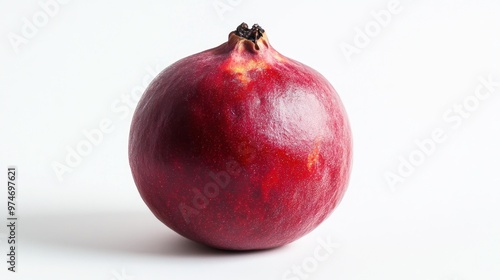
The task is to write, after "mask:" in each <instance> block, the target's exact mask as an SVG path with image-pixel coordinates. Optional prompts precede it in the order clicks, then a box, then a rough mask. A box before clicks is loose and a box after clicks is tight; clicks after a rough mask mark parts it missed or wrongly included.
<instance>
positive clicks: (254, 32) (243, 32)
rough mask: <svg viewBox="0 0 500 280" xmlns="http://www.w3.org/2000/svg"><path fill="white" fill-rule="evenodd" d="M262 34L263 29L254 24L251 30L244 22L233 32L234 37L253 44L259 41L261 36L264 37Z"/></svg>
mask: <svg viewBox="0 0 500 280" xmlns="http://www.w3.org/2000/svg"><path fill="white" fill-rule="evenodd" d="M264 32H265V31H264V29H263V28H262V27H260V26H259V25H258V24H254V25H253V26H252V28H248V25H247V24H246V23H244V22H243V23H242V24H240V25H239V26H238V27H236V30H235V31H234V33H235V34H236V35H238V36H240V37H242V38H245V39H247V40H250V41H252V42H254V43H255V42H256V41H257V40H259V39H260V37H262V35H264Z"/></svg>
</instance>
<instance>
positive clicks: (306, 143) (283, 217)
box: [129, 23, 352, 250]
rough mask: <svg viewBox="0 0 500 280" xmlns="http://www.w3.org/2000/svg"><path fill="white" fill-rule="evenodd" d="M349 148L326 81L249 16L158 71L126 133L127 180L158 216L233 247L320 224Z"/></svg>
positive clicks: (342, 116) (269, 244)
mask: <svg viewBox="0 0 500 280" xmlns="http://www.w3.org/2000/svg"><path fill="white" fill-rule="evenodd" d="M311 51H312V50H311ZM351 150H352V141H351V131H350V127H349V122H348V119H347V115H346V112H345V110H344V107H343V105H342V103H341V101H340V99H339V97H338V95H337V93H336V92H335V90H334V88H333V87H332V86H331V85H330V83H329V82H328V81H327V80H326V79H325V78H324V77H323V76H322V75H321V74H319V73H318V72H316V71H315V70H313V69H312V68H310V67H308V66H306V65H304V64H302V63H300V62H297V61H295V60H292V59H290V58H287V57H285V56H283V55H282V54H280V53H278V52H277V51H276V50H274V49H273V48H272V47H271V45H270V44H269V40H268V38H267V35H266V33H265V31H264V29H262V28H261V27H260V26H259V25H257V24H255V25H253V27H251V28H249V27H248V26H247V25H246V24H245V23H242V24H241V25H240V26H238V27H237V29H236V30H235V31H233V32H231V33H230V34H229V39H228V41H227V42H226V43H223V44H222V45H220V46H218V47H216V48H213V49H209V50H206V51H203V52H201V53H198V54H194V55H191V56H188V57H186V58H183V59H181V60H179V61H177V62H175V63H174V64H172V65H171V66H169V67H167V68H166V69H165V70H163V71H162V72H161V73H160V74H159V75H158V76H157V77H156V78H155V79H154V80H153V81H152V82H151V84H150V85H149V87H148V88H147V89H146V91H145V93H144V95H143V96H142V98H141V100H140V101H139V103H138V105H137V108H136V111H135V113H134V117H133V120H132V125H131V130H130V139H129V160H130V166H131V170H132V174H133V178H134V181H135V183H136V185H137V188H138V190H139V193H140V195H141V197H142V199H143V200H144V202H145V203H146V204H147V206H148V207H149V208H150V210H151V211H152V212H153V213H154V215H155V216H156V217H157V218H158V219H159V220H160V221H162V222H163V223H164V224H165V225H167V226H168V227H170V228H171V229H173V230H174V231H176V232H177V233H179V234H181V235H183V236H184V237H186V238H189V239H191V240H194V241H196V242H199V243H202V244H205V245H208V246H211V247H215V248H220V249H228V250H252V249H266V248H273V247H277V246H281V245H284V244H287V243H290V242H292V241H294V240H296V239H298V238H299V237H301V236H303V235H305V234H306V233H308V232H310V231H311V230H313V229H314V228H315V227H317V226H318V225H319V224H320V223H321V222H322V221H324V220H325V218H327V217H328V216H329V215H330V213H331V212H332V211H333V209H334V208H335V207H336V205H337V204H338V203H339V201H340V200H341V198H342V196H343V195H344V192H345V191H346V187H347V184H348V180H349V175H350V169H351Z"/></svg>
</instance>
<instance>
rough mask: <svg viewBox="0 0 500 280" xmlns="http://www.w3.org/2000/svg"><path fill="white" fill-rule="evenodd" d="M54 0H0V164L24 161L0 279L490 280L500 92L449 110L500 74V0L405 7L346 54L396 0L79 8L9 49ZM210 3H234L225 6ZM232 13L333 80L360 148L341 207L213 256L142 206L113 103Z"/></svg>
mask: <svg viewBox="0 0 500 280" xmlns="http://www.w3.org/2000/svg"><path fill="white" fill-rule="evenodd" d="M47 1H48V0H40V1H0V19H1V25H0V34H1V37H0V61H1V63H0V69H1V72H0V73H1V75H0V98H1V99H0V138H1V140H0V169H1V173H2V174H5V172H6V171H5V170H6V167H7V166H8V165H17V166H18V168H19V179H18V180H19V181H18V182H19V184H20V187H19V188H20V190H19V192H18V204H19V212H18V213H19V215H18V216H19V218H20V220H19V232H18V238H19V243H20V244H19V251H18V258H19V259H18V260H19V267H18V269H19V272H18V273H16V274H13V273H8V272H7V265H6V263H5V262H4V261H2V263H3V264H1V265H0V278H1V279H51V280H57V279H103V280H109V279H116V280H120V279H136V280H141V279H305V278H306V277H307V279H342V280H351V279H353V280H354V279H384V280H389V279H398V280H399V279H405V280H413V279H415V280H416V279H426V280H472V279H481V280H489V279H500V223H499V222H500V219H499V213H500V203H499V202H498V201H499V200H500V188H499V187H500V177H499V175H498V174H499V168H500V148H499V144H498V143H500V126H499V122H500V110H498V107H499V105H500V86H496V87H494V88H493V89H494V90H495V91H494V92H493V93H492V94H490V96H489V97H487V98H485V100H483V101H479V102H478V106H477V108H475V111H473V112H470V116H469V117H468V118H462V120H463V122H462V123H461V124H460V125H458V123H455V121H457V122H458V120H457V119H456V117H455V119H454V121H450V120H448V121H447V120H445V119H443V114H445V113H446V112H447V111H448V110H449V109H453V106H454V104H461V103H462V102H463V101H464V100H469V99H467V98H470V97H468V96H471V95H473V94H474V91H475V89H476V87H478V86H479V85H480V82H479V79H480V77H488V76H489V75H491V77H492V79H493V80H494V81H500V69H499V62H500V52H499V50H500V36H498V34H500V17H498V12H499V11H500V2H498V1H494V0H490V1H487V0H482V1H428V0H426V1H410V0H401V1H400V2H399V5H400V8H398V11H399V12H398V13H397V14H393V15H392V16H391V20H390V21H389V22H388V23H387V24H386V26H384V27H382V28H381V30H380V32H378V33H377V34H374V35H373V37H371V38H370V41H369V42H368V43H367V44H366V46H363V47H362V48H360V49H359V50H358V53H356V54H353V55H352V56H351V57H350V59H347V57H346V56H345V55H344V53H343V52H342V50H341V47H340V46H341V45H342V44H343V43H347V44H351V45H353V44H354V39H355V36H356V34H357V31H356V28H361V29H364V28H365V27H366V26H367V25H368V26H370V24H371V23H370V22H371V21H372V20H373V15H372V14H371V11H379V10H381V9H387V6H388V3H390V1H380V0H377V1H350V2H348V1H336V2H334V3H330V2H328V1H316V2H314V3H311V2H312V1H300V2H299V1H295V2H293V1H246V0H241V1H239V0H232V1H229V0H218V1H213V0H208V1H194V0H191V1H77V0H74V1H69V3H67V4H64V5H62V4H61V5H59V10H58V11H57V12H54V13H53V14H54V15H53V16H52V17H50V18H49V20H48V22H47V24H46V25H44V26H43V27H40V28H38V31H36V32H35V33H34V35H33V34H31V35H33V36H32V38H28V39H27V42H26V44H23V45H21V46H19V48H18V52H17V53H16V52H15V51H14V48H13V46H12V44H11V43H10V41H9V37H8V36H9V34H10V33H16V34H18V35H21V29H22V27H23V25H24V24H25V23H23V18H28V19H29V20H30V21H32V20H31V19H32V17H33V15H36V14H37V13H38V14H39V13H40V12H41V11H42V12H43V9H42V8H41V6H40V4H39V2H41V3H45V2H47ZM268 2H272V3H268ZM214 3H215V4H218V5H221V3H226V5H229V6H228V7H231V9H230V10H227V11H225V12H223V13H222V14H220V15H219V14H218V13H217V11H216V9H215V8H214ZM396 4H397V3H396ZM231 5H233V6H231ZM389 5H392V4H389ZM41 17H43V16H41ZM40 19H42V20H43V18H40ZM242 21H245V22H247V23H249V24H253V23H255V22H258V23H259V24H261V25H262V26H263V27H264V28H265V29H266V31H267V32H268V36H269V38H270V41H271V44H272V45H273V46H274V47H275V48H276V49H277V50H278V51H280V52H281V53H283V54H284V55H286V56H289V57H292V58H294V59H296V60H299V61H301V62H303V63H306V64H308V65H310V66H312V67H313V68H315V69H317V70H318V71H320V72H321V73H322V74H323V75H324V76H326V77H327V78H328V79H329V80H330V81H331V83H332V84H333V85H334V87H335V88H336V89H337V91H338V92H339V94H340V96H341V98H342V100H343V101H344V104H345V107H346V109H347V111H348V113H349V117H350V120H351V125H352V129H353V133H354V144H355V146H354V148H355V150H354V151H355V156H354V168H353V172H352V177H351V183H350V187H349V190H348V192H347V194H346V196H345V198H344V200H343V201H342V204H341V205H340V207H339V208H338V209H337V210H336V211H335V212H334V214H333V215H332V216H331V217H330V218H329V219H328V220H327V221H326V222H325V223H324V224H322V225H321V226H320V227H319V228H317V229H316V230H315V231H314V232H313V233H311V234H309V235H307V236H305V237H303V238H302V239H300V240H298V241H296V242H294V243H292V244H290V245H288V246H285V247H283V248H279V249H276V250H271V251H264V252H254V253H242V254H224V253H221V252H214V251H211V250H208V249H205V248H203V247H200V246H197V245H194V244H192V243H190V242H189V241H186V240H185V239H183V238H182V237H179V236H178V235H176V234H175V233H173V232H172V231H170V230H168V229H167V228H166V227H164V226H163V225H162V224H161V223H160V222H158V221H157V220H156V219H155V218H154V217H153V216H152V215H151V214H150V212H149V210H148V209H147V208H146V206H145V205H144V203H143V202H142V200H141V199H140V197H139V195H138V193H137V191H136V188H135V186H134V183H133V181H132V177H131V174H130V170H129V167H128V160H127V137H128V129H129V125H130V120H131V115H132V113H131V110H132V109H133V107H134V106H135V103H134V101H133V100H132V101H130V105H125V104H126V103H124V102H125V101H121V100H122V98H124V100H125V99H126V98H127V97H130V96H131V95H132V94H133V92H135V91H136V90H137V91H140V90H141V85H142V83H143V80H144V81H145V82H148V81H149V80H151V78H152V76H151V74H149V73H151V72H152V73H154V74H156V73H158V71H160V70H161V69H162V68H164V67H166V66H168V65H169V64H171V63H173V62H174V61H176V60H178V59H180V58H182V57H185V56H187V55H189V54H193V53H196V52H199V51H202V50H205V49H208V48H211V47H214V46H217V45H219V44H220V43H222V42H224V41H225V40H226V38H227V34H228V33H229V32H230V31H231V30H233V29H234V28H235V27H236V26H237V25H238V24H239V23H241V22H242ZM372 28H376V26H374V27H372ZM372 31H374V32H376V31H377V30H376V29H373V30H372ZM148 69H149V70H148ZM469 102H473V101H470V100H469ZM470 104H472V103H470ZM127 108H128V109H130V111H127ZM104 119H109V120H110V121H111V122H112V127H113V130H112V131H111V132H109V133H105V134H104V137H103V139H102V142H100V143H99V144H98V145H97V146H94V147H93V150H92V151H91V152H90V153H89V154H88V155H87V156H85V157H84V158H83V159H82V161H81V162H80V163H79V164H77V165H76V166H75V167H74V168H72V169H73V170H72V172H71V173H66V174H64V175H63V178H62V181H60V180H58V178H57V176H56V174H55V172H54V171H53V169H52V164H53V162H59V163H64V161H65V157H66V156H67V153H68V152H67V147H71V148H75V146H77V145H78V144H79V143H81V142H82V141H83V140H84V139H85V136H84V134H83V132H82V130H85V129H86V130H91V129H95V128H97V127H98V126H99V123H100V122H101V121H102V120H104ZM435 129H441V131H442V132H443V133H444V137H446V139H445V140H444V141H442V143H438V144H437V146H436V148H435V150H434V151H433V152H432V154H431V155H430V156H428V157H427V156H426V157H425V161H424V162H423V163H422V164H421V165H420V166H418V167H417V168H416V169H415V171H414V172H413V173H412V174H411V175H409V176H407V177H406V178H405V181H404V182H402V183H399V184H397V185H396V186H394V187H393V188H391V187H390V186H389V185H388V183H387V182H386V180H385V178H384V176H385V174H386V173H387V172H397V167H398V164H399V161H400V160H399V157H404V158H408V157H409V155H410V154H411V153H412V152H414V151H415V150H416V149H417V146H416V144H415V143H414V141H416V140H417V139H419V140H422V139H424V138H428V137H430V135H431V133H432V131H433V130H435ZM1 178H2V179H1V180H3V181H6V178H5V175H2V176H1ZM5 185H6V184H5V183H1V184H0V186H1V187H0V194H1V195H0V206H1V208H0V212H1V213H2V214H1V215H2V216H1V217H3V218H2V222H0V223H1V224H4V221H5V217H6V210H4V209H6V195H5V194H6V190H5ZM0 228H1V230H2V231H1V236H0V237H1V242H0V244H1V247H0V249H1V250H0V252H1V254H2V256H5V254H6V242H5V237H6V227H5V226H1V227H0ZM328 239H331V240H332V241H333V242H335V243H337V245H338V246H337V247H335V249H333V250H331V251H330V252H331V253H329V254H326V257H325V260H323V261H320V262H318V261H316V262H317V263H318V266H317V267H310V271H311V272H309V273H306V274H304V275H302V276H299V275H295V276H292V275H291V274H289V275H286V277H285V274H286V273H287V271H288V270H291V269H292V267H293V266H294V265H299V266H302V264H303V263H304V262H305V265H306V266H308V265H313V264H314V262H315V260H313V259H312V258H313V257H314V254H315V252H317V251H318V250H324V249H322V248H321V244H322V243H321V241H318V240H323V241H325V240H328ZM318 248H319V249H318ZM321 252H322V253H326V252H328V251H321ZM322 256H325V255H322ZM5 258H6V256H5ZM0 259H4V257H0ZM307 268H309V267H306V269H307ZM301 269H302V270H303V271H305V270H304V269H303V268H301ZM293 277H295V278H293Z"/></svg>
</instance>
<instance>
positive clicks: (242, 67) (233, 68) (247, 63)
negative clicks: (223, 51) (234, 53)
mask: <svg viewBox="0 0 500 280" xmlns="http://www.w3.org/2000/svg"><path fill="white" fill-rule="evenodd" d="M268 67H269V65H268V64H267V63H266V61H264V60H255V59H252V60H246V59H241V60H234V61H232V62H231V63H229V65H228V66H227V70H228V71H229V72H232V73H233V74H234V75H235V76H237V77H238V79H239V80H240V81H241V82H242V83H243V84H247V83H248V82H249V81H250V77H249V75H248V72H250V71H252V70H261V69H266V68H268Z"/></svg>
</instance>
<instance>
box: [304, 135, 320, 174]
mask: <svg viewBox="0 0 500 280" xmlns="http://www.w3.org/2000/svg"><path fill="white" fill-rule="evenodd" d="M314 142H315V143H314V149H313V150H312V151H311V152H310V153H309V155H308V156H307V170H309V171H311V170H312V167H313V165H314V164H315V163H316V161H318V158H319V150H320V148H319V147H320V146H321V142H320V141H319V139H316V141H314Z"/></svg>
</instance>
